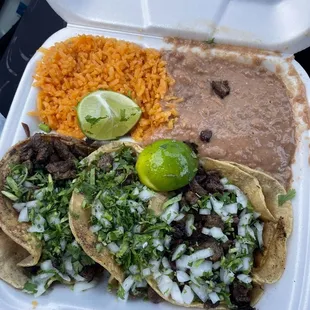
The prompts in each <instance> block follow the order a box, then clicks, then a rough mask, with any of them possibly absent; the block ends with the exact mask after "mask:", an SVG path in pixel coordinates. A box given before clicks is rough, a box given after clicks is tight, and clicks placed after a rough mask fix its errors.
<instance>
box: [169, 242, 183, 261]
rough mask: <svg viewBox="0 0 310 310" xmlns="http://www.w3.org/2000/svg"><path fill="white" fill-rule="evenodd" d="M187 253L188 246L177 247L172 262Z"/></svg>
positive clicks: (180, 245)
mask: <svg viewBox="0 0 310 310" xmlns="http://www.w3.org/2000/svg"><path fill="white" fill-rule="evenodd" d="M185 251H186V245H185V244H184V243H182V244H179V245H178V246H177V247H176V249H175V251H174V253H173V255H172V259H171V260H172V261H175V260H177V259H178V258H180V257H181V256H182V255H183V254H184V253H185Z"/></svg>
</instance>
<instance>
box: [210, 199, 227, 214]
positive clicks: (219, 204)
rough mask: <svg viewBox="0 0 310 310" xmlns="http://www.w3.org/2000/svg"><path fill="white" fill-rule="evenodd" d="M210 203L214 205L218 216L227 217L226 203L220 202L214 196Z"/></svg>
mask: <svg viewBox="0 0 310 310" xmlns="http://www.w3.org/2000/svg"><path fill="white" fill-rule="evenodd" d="M210 201H211V203H212V206H213V210H214V212H215V213H216V214H218V215H219V216H226V215H227V212H226V211H225V210H223V206H224V202H222V201H218V200H217V199H215V198H214V197H213V196H211V197H210Z"/></svg>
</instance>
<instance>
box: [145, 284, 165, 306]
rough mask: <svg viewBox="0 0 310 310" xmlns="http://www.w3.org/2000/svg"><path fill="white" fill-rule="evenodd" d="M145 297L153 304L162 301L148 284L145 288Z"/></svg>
mask: <svg viewBox="0 0 310 310" xmlns="http://www.w3.org/2000/svg"><path fill="white" fill-rule="evenodd" d="M147 297H148V299H149V300H150V301H151V302H152V303H154V304H159V303H160V302H162V301H164V300H163V299H162V298H161V297H160V296H159V295H158V294H157V293H156V292H155V291H154V290H153V289H152V288H151V287H150V286H149V287H148V289H147Z"/></svg>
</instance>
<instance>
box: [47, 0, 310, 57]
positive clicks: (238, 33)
mask: <svg viewBox="0 0 310 310" xmlns="http://www.w3.org/2000/svg"><path fill="white" fill-rule="evenodd" d="M48 2H49V4H50V5H51V6H52V8H53V9H54V10H55V11H56V13H58V14H59V15H60V16H61V17H62V18H63V19H64V20H65V21H66V22H68V23H69V24H74V25H79V26H84V27H94V28H105V29H119V30H121V31H130V32H142V33H144V34H148V35H156V36H178V37H182V38H191V39H198V40H206V39H209V38H212V37H215V40H216V42H218V43H229V44H235V45H246V46H251V47H257V48H263V49H268V50H277V51H281V52H284V53H288V54H294V53H296V52H298V51H300V50H302V49H304V48H306V47H308V46H310V18H309V16H310V15H309V14H310V1H309V0H194V1H193V0H140V1H138V0H125V1H124V0H104V1H103V0H91V1H88V0H78V1H77V0H65V1H64V0H48Z"/></svg>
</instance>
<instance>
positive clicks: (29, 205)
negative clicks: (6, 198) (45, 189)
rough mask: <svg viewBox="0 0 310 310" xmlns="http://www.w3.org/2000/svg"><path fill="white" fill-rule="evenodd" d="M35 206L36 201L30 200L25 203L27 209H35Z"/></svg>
mask: <svg viewBox="0 0 310 310" xmlns="http://www.w3.org/2000/svg"><path fill="white" fill-rule="evenodd" d="M37 205H38V201H37V200H31V201H28V202H26V207H27V208H28V209H31V208H35V207H36V206H37Z"/></svg>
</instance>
